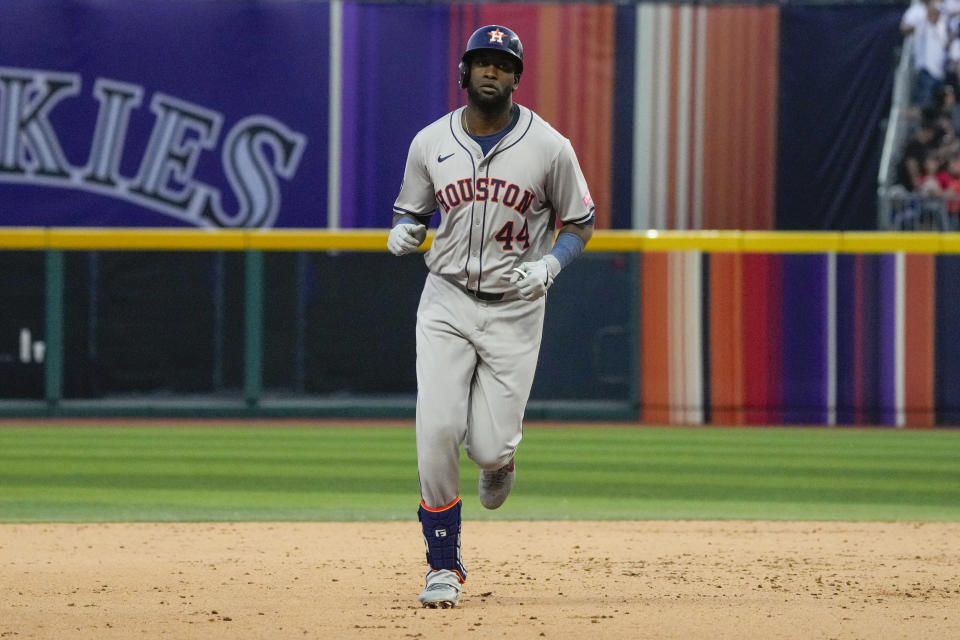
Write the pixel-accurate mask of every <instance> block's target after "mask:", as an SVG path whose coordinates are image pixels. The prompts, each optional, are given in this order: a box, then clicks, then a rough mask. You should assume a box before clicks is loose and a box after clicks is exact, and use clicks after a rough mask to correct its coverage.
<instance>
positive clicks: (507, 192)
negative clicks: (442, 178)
mask: <svg viewBox="0 0 960 640" xmlns="http://www.w3.org/2000/svg"><path fill="white" fill-rule="evenodd" d="M520 191H521V190H520V187H518V186H517V185H515V184H513V183H512V182H507V181H506V180H501V179H499V178H477V179H476V180H474V179H473V178H463V179H462V180H457V181H456V183H453V182H451V183H450V184H448V185H447V186H445V187H444V188H442V189H438V190H437V192H436V193H435V194H434V196H435V197H436V199H437V202H438V203H439V204H440V206H441V207H442V208H443V213H447V212H448V211H450V209H452V208H454V207H456V206H457V205H459V204H461V203H463V202H496V203H500V204H503V205H505V206H507V207H512V208H513V209H514V210H516V212H517V213H519V214H520V215H523V214H525V213H526V212H527V209H529V208H530V204H531V203H532V202H533V193H531V192H530V191H528V190H526V189H523V195H520Z"/></svg>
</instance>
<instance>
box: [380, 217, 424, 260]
mask: <svg viewBox="0 0 960 640" xmlns="http://www.w3.org/2000/svg"><path fill="white" fill-rule="evenodd" d="M426 238H427V228H426V227H425V226H424V225H422V224H411V223H409V222H401V223H400V224H398V225H397V226H395V227H394V228H393V229H390V237H389V238H387V249H389V250H390V253H392V254H393V255H395V256H403V255H406V254H408V253H411V252H413V251H416V250H417V247H419V246H420V245H421V244H423V241H424V240H425V239H426Z"/></svg>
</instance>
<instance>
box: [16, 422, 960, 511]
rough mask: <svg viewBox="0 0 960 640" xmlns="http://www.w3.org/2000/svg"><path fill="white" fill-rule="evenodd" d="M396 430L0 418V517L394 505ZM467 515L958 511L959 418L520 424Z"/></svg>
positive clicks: (406, 492) (409, 462)
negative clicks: (505, 466)
mask: <svg viewBox="0 0 960 640" xmlns="http://www.w3.org/2000/svg"><path fill="white" fill-rule="evenodd" d="M415 460H416V455H415V444H414V433H413V429H412V428H385V427H365V428H358V427H342V428H341V427H318V428H310V427H300V426H284V425H283V424H282V423H280V424H277V425H270V424H264V425H262V426H248V425H238V426H223V427H212V426H211V427H207V426H202V427H197V426H176V425H171V426H135V427H128V428H123V427H112V426H111V427H87V426H76V427H64V426H53V427H50V426H29V425H26V426H22V427H21V426H4V427H0V521H3V522H123V521H244V520H261V521H270V520H273V521H285V520H330V521H338V520H411V519H415V518H416V509H417V503H418V500H419V493H418V488H417V469H416V462H415ZM517 464H518V467H517V469H518V472H517V473H518V476H517V485H516V487H515V489H514V493H513V495H512V496H511V497H510V499H509V500H508V501H507V503H506V504H505V505H504V506H503V507H502V508H501V509H499V510H497V511H493V512H490V511H486V510H485V509H483V508H482V507H481V506H480V504H479V502H478V500H477V498H476V482H477V470H476V468H475V467H474V466H473V464H472V463H471V462H470V461H469V460H467V459H466V458H465V457H464V458H463V464H462V475H461V478H462V488H463V489H462V493H463V501H464V509H465V511H464V516H465V518H467V519H474V520H476V519H503V520H542V519H576V520H589V519H603V520H633V519H637V520H651V519H688V520H693V519H696V520H700V519H749V520H761V519H762V520H928V521H960V431H956V430H938V431H898V430H892V429H876V430H850V429H839V428H838V429H820V428H790V429H782V428H780V429H764V428H752V429H732V428H730V429H725V428H695V429H694V428H690V429H686V428H675V429H669V428H666V429H661V428H608V427H591V426H580V427H564V428H542V427H536V426H531V427H528V428H527V429H526V431H525V434H524V441H523V443H522V444H521V447H520V453H519V455H518V457H517Z"/></svg>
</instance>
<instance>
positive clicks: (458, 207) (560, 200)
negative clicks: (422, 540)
mask: <svg viewBox="0 0 960 640" xmlns="http://www.w3.org/2000/svg"><path fill="white" fill-rule="evenodd" d="M518 108H519V117H518V120H517V122H516V124H515V126H514V127H513V129H511V130H510V131H509V132H508V133H507V134H506V135H505V136H504V137H503V138H502V139H501V140H500V141H499V142H498V143H497V144H496V145H494V146H493V147H492V148H491V149H490V151H489V152H488V153H487V154H486V155H484V154H483V151H482V150H481V147H480V145H479V144H478V143H477V142H476V141H474V140H473V139H472V138H471V137H470V136H469V135H467V133H466V132H465V131H464V129H463V126H462V124H461V114H462V112H463V108H461V109H457V110H455V111H453V112H451V113H449V114H447V115H446V116H444V117H443V118H441V119H439V120H437V121H436V122H434V123H433V124H430V125H429V126H427V127H426V128H424V129H423V130H421V131H420V132H419V133H418V134H417V135H416V137H415V138H414V139H413V142H412V143H411V144H410V152H409V154H408V157H407V164H406V169H405V171H404V177H403V185H402V186H401V189H400V195H399V196H398V197H397V200H396V203H395V204H394V212H395V213H405V214H410V215H413V216H415V217H418V218H419V219H420V220H421V221H422V222H424V223H426V222H427V221H428V220H429V217H430V216H432V215H433V212H434V211H435V210H439V212H440V225H439V228H438V229H437V232H436V234H435V236H434V240H433V245H432V246H431V248H430V249H429V250H428V251H427V253H426V256H425V259H426V263H427V266H428V268H429V270H430V274H429V275H428V276H427V282H426V284H425V285H424V289H423V293H422V295H421V298H420V306H419V308H418V310H417V461H418V470H419V474H420V492H421V496H422V498H423V500H424V502H425V504H426V505H427V506H428V507H436V508H439V507H442V506H444V505H449V504H452V503H453V501H454V500H456V498H457V496H458V495H459V490H460V486H459V447H460V445H461V444H463V445H464V449H465V451H466V453H467V455H468V456H469V457H470V459H471V460H473V461H474V462H475V463H476V464H477V465H478V466H480V467H482V468H484V469H490V470H492V469H498V468H500V467H501V466H503V465H505V464H507V463H509V462H510V460H511V459H513V457H514V453H515V451H516V448H517V445H519V443H520V438H521V435H522V421H523V413H524V410H525V409H526V404H527V400H528V398H529V396H530V389H531V387H532V386H533V377H534V373H535V371H536V365H537V357H538V354H539V350H540V338H541V334H542V330H543V317H544V309H545V298H540V299H537V300H533V301H526V300H522V299H519V298H518V297H517V296H516V290H515V287H514V285H512V284H510V282H509V275H510V271H511V269H513V268H514V267H518V266H519V265H520V264H521V263H523V262H532V261H535V260H538V259H539V258H541V257H543V255H545V254H546V253H548V252H549V251H550V249H551V248H552V246H553V242H554V234H555V232H556V227H557V220H558V219H559V220H560V221H562V222H564V223H586V222H589V221H590V220H591V218H592V217H593V210H594V207H593V202H592V200H591V199H590V193H589V191H588V189H587V184H586V180H585V179H584V177H583V173H582V172H581V170H580V166H579V163H578V162H577V158H576V155H575V153H574V151H573V148H572V147H571V145H570V142H569V141H568V140H567V139H566V138H564V137H563V136H561V135H560V134H559V133H558V132H557V131H556V130H555V129H553V127H551V126H550V125H548V124H547V123H546V122H545V121H544V120H543V119H541V118H540V117H539V116H537V115H536V114H535V113H533V112H532V111H531V110H530V109H527V108H525V107H520V106H518ZM464 288H467V289H470V290H472V291H474V292H476V291H478V290H479V291H480V292H482V295H481V296H479V297H478V296H477V295H470V294H468V293H466V292H465V291H464V290H463V289H464ZM491 294H492V296H491ZM500 294H502V297H500ZM496 298H500V299H496Z"/></svg>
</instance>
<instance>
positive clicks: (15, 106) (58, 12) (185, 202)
mask: <svg viewBox="0 0 960 640" xmlns="http://www.w3.org/2000/svg"><path fill="white" fill-rule="evenodd" d="M328 32H329V5H327V4H326V3H313V2H303V3H296V2H259V3H239V2H209V1H199V0H189V1H188V0H139V1H138V2H129V1H128V0H112V1H111V0H86V1H79V0H74V1H70V2H67V1H63V2H50V1H37V0H4V2H3V3H2V4H0V226H199V227H214V228H216V227H320V226H324V225H325V224H326V212H325V206H324V202H325V195H326V190H327V186H326V181H327V165H326V162H327V149H326V139H327V111H328V102H329V82H328V73H329V71H328V67H329V52H328V49H329V44H328V43H329V33H328ZM39 33H43V34H45V36H44V37H43V38H42V39H38V38H37V34H39ZM41 40H42V42H41Z"/></svg>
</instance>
